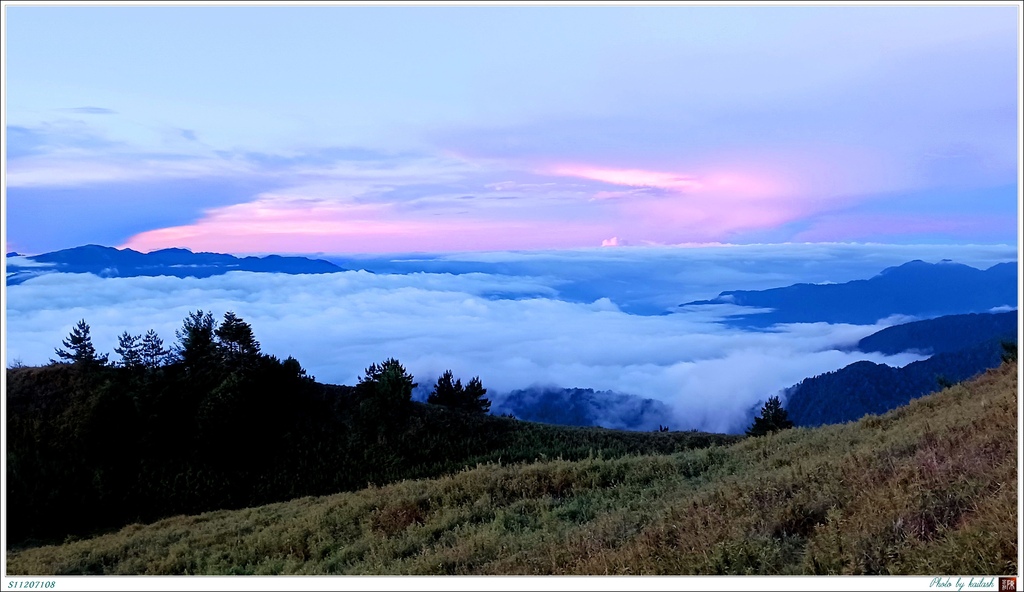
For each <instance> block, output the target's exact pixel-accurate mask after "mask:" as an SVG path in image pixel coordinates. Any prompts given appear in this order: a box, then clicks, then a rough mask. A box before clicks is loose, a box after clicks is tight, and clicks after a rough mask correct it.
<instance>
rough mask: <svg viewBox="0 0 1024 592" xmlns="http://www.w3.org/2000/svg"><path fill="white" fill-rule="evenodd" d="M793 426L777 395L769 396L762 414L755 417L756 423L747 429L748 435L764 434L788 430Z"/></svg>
mask: <svg viewBox="0 0 1024 592" xmlns="http://www.w3.org/2000/svg"><path fill="white" fill-rule="evenodd" d="M791 427H793V422H792V421H790V420H789V414H787V413H786V410H785V409H783V408H782V401H780V400H779V398H778V397H777V396H776V397H768V400H767V401H766V402H765V404H764V407H762V408H761V415H760V416H759V417H755V418H754V424H753V425H752V426H750V427H749V428H748V429H747V435H748V436H763V435H765V434H770V433H772V432H777V431H779V430H788V429H789V428H791Z"/></svg>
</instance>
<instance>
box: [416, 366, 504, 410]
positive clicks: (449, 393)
mask: <svg viewBox="0 0 1024 592" xmlns="http://www.w3.org/2000/svg"><path fill="white" fill-rule="evenodd" d="M453 378H454V377H453V376H452V371H451V370H446V371H445V373H444V374H442V375H441V376H440V377H438V379H437V384H435V385H434V390H433V391H432V392H431V393H430V396H429V397H427V403H432V404H434V405H444V406H445V407H451V408H453V409H462V410H465V411H472V412H474V413H487V412H488V411H489V410H490V409H491V401H490V400H489V399H485V398H484V395H485V394H487V389H485V388H484V386H483V384H482V383H481V382H480V377H479V376H476V377H473V379H472V380H470V381H469V384H467V385H466V386H465V387H463V386H462V380H461V379H457V380H455V382H452V379H453Z"/></svg>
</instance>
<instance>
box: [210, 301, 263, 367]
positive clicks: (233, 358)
mask: <svg viewBox="0 0 1024 592" xmlns="http://www.w3.org/2000/svg"><path fill="white" fill-rule="evenodd" d="M214 333H215V334H216V336H217V342H218V345H219V346H220V350H221V355H223V356H224V361H225V362H227V363H228V365H230V366H232V367H238V366H242V365H246V364H247V363H248V362H251V361H252V360H254V359H255V358H257V357H259V355H260V343H259V342H258V341H256V338H255V337H254V336H253V333H252V327H251V326H250V325H249V323H246V322H245V321H243V320H242V319H241V318H239V317H238V316H236V315H235V313H233V312H231V311H228V312H226V313H224V322H222V323H221V324H220V327H217V330H216V331H215V332H214Z"/></svg>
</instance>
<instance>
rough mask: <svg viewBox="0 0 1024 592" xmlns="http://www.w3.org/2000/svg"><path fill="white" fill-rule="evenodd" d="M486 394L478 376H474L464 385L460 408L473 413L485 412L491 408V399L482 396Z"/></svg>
mask: <svg viewBox="0 0 1024 592" xmlns="http://www.w3.org/2000/svg"><path fill="white" fill-rule="evenodd" d="M486 394H487V389H485V388H484V385H483V383H481V382H480V377H479V376H474V377H473V378H471V379H470V381H469V383H468V384H467V385H466V391H465V394H464V396H463V404H462V408H463V409H466V410H467V411H472V412H474V413H487V412H488V411H490V410H491V400H490V399H485V398H484V395H486Z"/></svg>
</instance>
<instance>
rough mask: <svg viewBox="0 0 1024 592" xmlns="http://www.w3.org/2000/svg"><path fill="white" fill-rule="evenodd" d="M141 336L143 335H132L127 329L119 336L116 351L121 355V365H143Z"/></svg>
mask: <svg viewBox="0 0 1024 592" xmlns="http://www.w3.org/2000/svg"><path fill="white" fill-rule="evenodd" d="M141 338H142V336H141V335H132V334H130V333H128V332H127V331H125V332H123V333H121V335H120V337H118V338H117V347H115V348H114V353H116V354H117V355H119V356H121V366H123V367H125V368H133V369H134V368H141V367H142V344H141V343H139V340H140V339H141Z"/></svg>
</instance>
